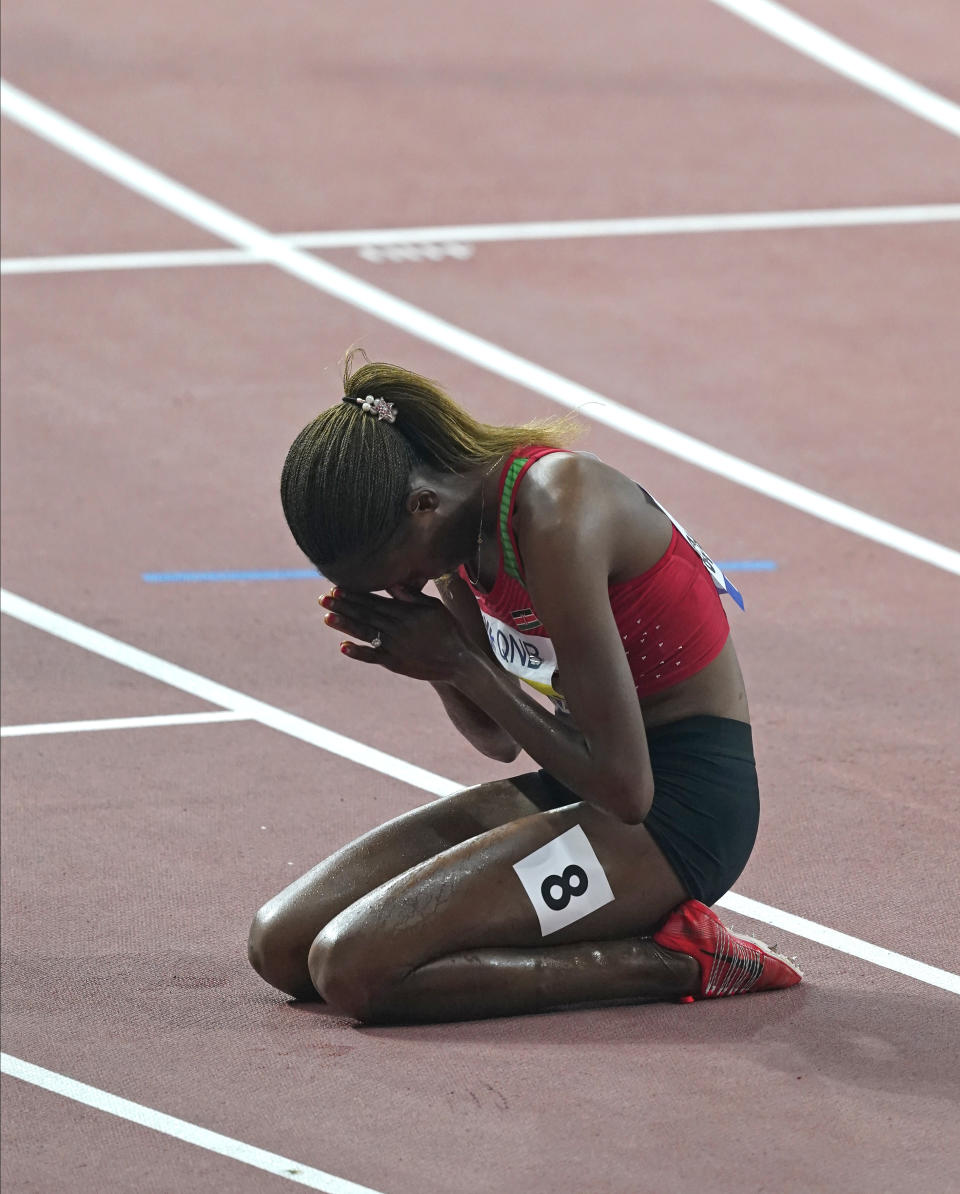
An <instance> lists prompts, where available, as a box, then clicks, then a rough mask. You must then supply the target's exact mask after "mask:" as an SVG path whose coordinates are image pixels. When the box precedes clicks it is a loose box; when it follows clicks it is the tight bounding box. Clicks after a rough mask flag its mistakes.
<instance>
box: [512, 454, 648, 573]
mask: <svg viewBox="0 0 960 1194" xmlns="http://www.w3.org/2000/svg"><path fill="white" fill-rule="evenodd" d="M513 525H514V531H515V534H516V536H517V540H518V542H519V544H520V546H521V549H522V546H523V541H524V540H525V539H526V540H528V541H529V538H530V536H531V535H536V536H538V537H539V536H540V535H544V534H550V535H559V536H561V537H563V538H568V539H569V541H570V543H571V546H573V545H574V544H576V543H577V542H578V541H579V542H580V543H583V542H584V541H589V542H591V543H592V545H593V546H594V547H595V548H598V549H600V550H601V552H602V553H603V555H604V556H605V557H606V559H607V560H608V561H609V571H610V575H611V583H615V581H616V580H617V579H619V578H620V576H621V575H623V576H624V578H626V577H628V576H634V575H637V574H638V573H639V572H642V571H644V570H645V569H646V568H648V567H650V566H651V565H652V564H653V563H655V562H656V561H657V560H658V559H659V558H660V556H661V555H662V554H663V552H664V551H665V550H666V548H667V545H668V544H669V542H670V534H671V530H672V528H671V526H670V520H669V519H668V518H667V516H666V515H665V514H664V513H663V512H662V511H661V510H660V509H659V508H658V507H657V506H655V505H653V504H652V503H651V502H650V501H649V499H648V498H647V497H646V494H645V493H644V491H643V489H641V488H640V486H639V485H638V484H637V483H636V481H633V480H632V479H631V478H630V477H627V476H625V475H624V474H623V473H621V472H620V471H619V470H618V469H615V468H613V467H612V466H611V465H609V464H605V463H604V462H603V461H602V460H597V459H596V457H593V456H585V455H582V454H580V453H567V452H556V453H551V455H549V456H542V457H541V458H540V459H539V460H537V461H535V462H534V463H533V464H532V465H531V466H530V468H529V469H528V470H527V472H526V474H525V475H524V478H523V481H522V482H521V484H520V487H519V489H518V490H517V498H516V506H515V509H514V519H513Z"/></svg>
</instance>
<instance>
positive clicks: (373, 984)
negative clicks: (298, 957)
mask: <svg viewBox="0 0 960 1194" xmlns="http://www.w3.org/2000/svg"><path fill="white" fill-rule="evenodd" d="M338 920H339V918H336V919H334V920H332V921H331V922H330V924H328V925H327V926H326V927H325V928H324V929H323V930H322V931H321V932H320V933H318V935H317V936H316V937H315V938H314V941H313V944H312V945H311V946H310V953H309V955H308V957H307V966H308V968H309V971H310V979H311V982H312V983H313V986H314V988H315V989H316V991H317V993H318V994H319V995H320V996H321V997H322V998H323V999H325V1000H326V1001H327V1002H328V1003H329V1004H331V1006H332V1007H334V1008H336V1009H337V1011H340V1012H343V1013H344V1014H345V1015H348V1016H353V1018H354V1019H356V1020H373V1019H375V1018H376V1016H377V1012H378V1009H380V1008H381V1007H382V1006H383V1004H384V1000H385V996H386V994H387V991H388V989H389V985H390V980H389V971H388V970H387V969H386V968H385V965H384V963H385V961H386V959H385V958H384V955H383V951H382V949H380V948H378V947H377V946H376V944H375V943H374V941H373V940H372V935H371V934H367V933H364V932H363V930H362V929H359V930H358V929H354V928H352V927H350V926H346V925H343V924H338Z"/></svg>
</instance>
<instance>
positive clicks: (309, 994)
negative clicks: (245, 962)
mask: <svg viewBox="0 0 960 1194" xmlns="http://www.w3.org/2000/svg"><path fill="white" fill-rule="evenodd" d="M247 957H248V958H249V959H250V965H251V966H252V967H253V968H254V970H256V972H257V974H259V975H260V977H261V978H262V979H264V981H265V982H268V983H269V984H270V986H271V987H276V988H277V990H278V991H284V992H285V993H286V994H287V995H292V996H293V997H294V999H313V998H316V993H315V991H314V989H313V984H312V983H311V982H310V976H309V972H308V970H307V959H306V949H305V947H304V945H303V944H302V943H300V942H297V941H296V940H295V934H294V933H293V932H292V928H291V925H290V924H289V922H288V919H287V918H286V917H285V916H284V915H283V912H282V910H281V909H278V908H276V907H275V905H274V904H273V901H271V902H270V903H267V904H264V906H263V907H262V908H261V909H260V910H259V911H258V912H257V914H256V916H255V917H254V918H253V923H252V924H251V925H250V934H249V936H248V938H247Z"/></svg>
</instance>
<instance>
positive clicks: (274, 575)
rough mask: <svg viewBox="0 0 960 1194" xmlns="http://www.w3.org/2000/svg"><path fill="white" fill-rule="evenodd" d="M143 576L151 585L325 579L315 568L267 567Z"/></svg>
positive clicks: (151, 573)
mask: <svg viewBox="0 0 960 1194" xmlns="http://www.w3.org/2000/svg"><path fill="white" fill-rule="evenodd" d="M141 576H142V578H143V579H144V580H145V581H146V582H147V584H151V585H168V584H188V583H195V582H199V581H221V580H323V577H322V576H321V575H320V573H319V572H317V571H316V569H314V568H267V569H261V570H259V571H240V572H142V573H141Z"/></svg>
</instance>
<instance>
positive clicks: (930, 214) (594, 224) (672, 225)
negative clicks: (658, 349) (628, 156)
mask: <svg viewBox="0 0 960 1194" xmlns="http://www.w3.org/2000/svg"><path fill="white" fill-rule="evenodd" d="M954 220H960V203H921V204H911V205H907V206H901V207H833V208H810V209H809V210H806V211H746V212H726V213H718V214H707V215H689V216H639V217H631V218H624V219H612V220H549V221H540V222H530V223H523V224H519V223H518V224H447V225H441V226H439V227H436V228H376V229H373V228H370V229H367V230H366V231H360V232H294V233H289V234H285V235H284V236H283V237H282V239H283V240H285V241H287V242H288V243H289V244H292V245H299V246H300V247H301V248H304V249H342V248H350V247H352V246H354V245H391V244H416V243H417V242H420V241H454V242H461V243H462V242H464V241H466V242H468V243H471V244H477V243H480V242H485V241H487V242H495V241H524V240H574V239H580V238H583V237H605V236H677V235H685V234H688V233H702V232H775V231H778V230H788V229H792V228H853V227H868V226H878V225H885V224H932V223H947V222H951V221H954ZM40 260H43V258H40Z"/></svg>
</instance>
